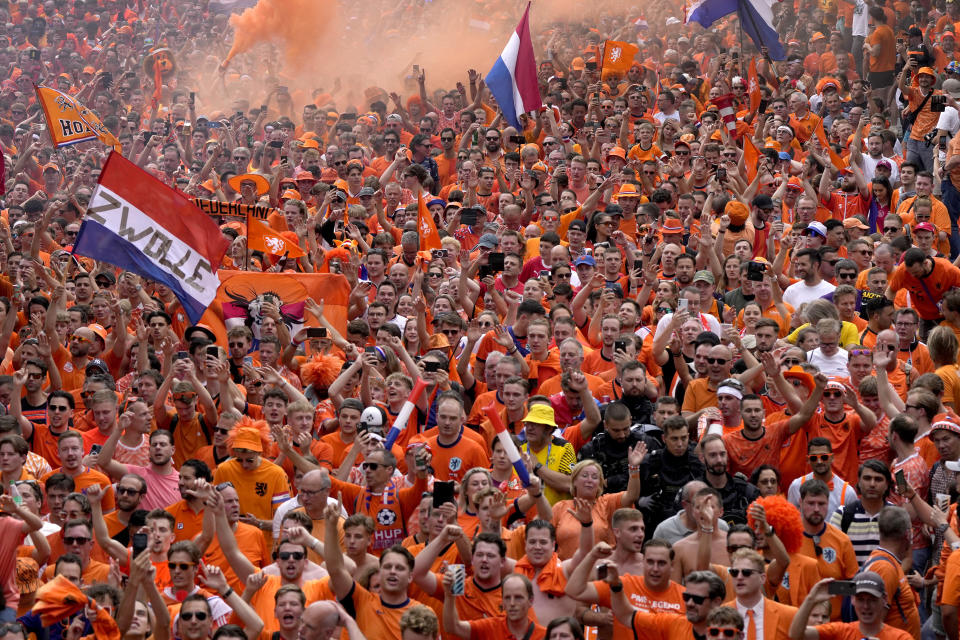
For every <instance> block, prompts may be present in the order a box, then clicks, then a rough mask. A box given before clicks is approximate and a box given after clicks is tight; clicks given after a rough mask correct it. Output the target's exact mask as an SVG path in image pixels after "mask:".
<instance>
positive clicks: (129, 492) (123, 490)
mask: <svg viewBox="0 0 960 640" xmlns="http://www.w3.org/2000/svg"><path fill="white" fill-rule="evenodd" d="M117 493H119V494H120V495H122V496H135V495H137V494H139V493H141V491H140V489H131V488H130V487H117Z"/></svg>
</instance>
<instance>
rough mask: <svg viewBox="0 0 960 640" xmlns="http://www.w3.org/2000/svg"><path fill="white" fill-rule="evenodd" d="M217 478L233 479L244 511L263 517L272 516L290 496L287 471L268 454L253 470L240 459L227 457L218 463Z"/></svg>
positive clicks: (263, 518) (226, 480)
mask: <svg viewBox="0 0 960 640" xmlns="http://www.w3.org/2000/svg"><path fill="white" fill-rule="evenodd" d="M213 482H214V484H220V483H221V482H232V483H233V486H234V488H235V489H236V490H237V493H238V494H239V495H240V511H241V512H242V513H250V514H253V515H254V516H256V517H257V518H260V519H261V520H272V519H273V514H274V512H275V511H276V510H277V507H279V506H280V505H281V504H283V503H284V502H286V501H287V500H289V499H290V483H289V482H288V480H287V474H286V472H284V470H283V469H282V468H281V467H279V466H277V465H275V464H274V463H272V462H270V461H269V460H267V459H266V458H261V459H260V466H259V467H257V468H256V469H254V470H253V471H247V470H245V469H244V468H243V465H242V464H241V463H240V462H239V461H238V460H235V459H230V460H227V461H226V462H224V463H222V464H221V465H220V466H218V467H217V470H216V472H214V474H213Z"/></svg>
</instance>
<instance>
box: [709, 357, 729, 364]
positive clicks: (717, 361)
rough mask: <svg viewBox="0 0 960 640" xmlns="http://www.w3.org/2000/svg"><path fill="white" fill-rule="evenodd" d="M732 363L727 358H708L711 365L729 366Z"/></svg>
mask: <svg viewBox="0 0 960 640" xmlns="http://www.w3.org/2000/svg"><path fill="white" fill-rule="evenodd" d="M728 362H730V360H728V359H727V358H707V363H709V364H727V363H728Z"/></svg>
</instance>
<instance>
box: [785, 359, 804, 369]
mask: <svg viewBox="0 0 960 640" xmlns="http://www.w3.org/2000/svg"><path fill="white" fill-rule="evenodd" d="M800 362H801V360H800V358H784V359H783V364H784V365H786V366H788V367H795V366H797V365H798V364H800Z"/></svg>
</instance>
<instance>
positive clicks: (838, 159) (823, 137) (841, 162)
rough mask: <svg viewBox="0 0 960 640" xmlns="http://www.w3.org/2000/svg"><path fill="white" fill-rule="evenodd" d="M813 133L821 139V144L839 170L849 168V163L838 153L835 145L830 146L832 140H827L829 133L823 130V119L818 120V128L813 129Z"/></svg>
mask: <svg viewBox="0 0 960 640" xmlns="http://www.w3.org/2000/svg"><path fill="white" fill-rule="evenodd" d="M813 134H814V135H815V136H817V140H819V141H820V146H822V147H823V148H824V149H826V151H827V153H828V154H829V155H830V162H831V163H833V166H834V167H835V168H836V169H837V171H843V170H844V169H846V168H847V163H846V162H844V160H843V158H841V157H840V156H839V155H837V152H836V151H834V150H833V147H832V146H830V141H829V140H827V134H826V132H825V131H824V130H823V120H819V121H818V122H817V126H816V128H815V129H814V130H813Z"/></svg>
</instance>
